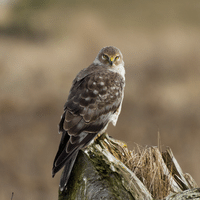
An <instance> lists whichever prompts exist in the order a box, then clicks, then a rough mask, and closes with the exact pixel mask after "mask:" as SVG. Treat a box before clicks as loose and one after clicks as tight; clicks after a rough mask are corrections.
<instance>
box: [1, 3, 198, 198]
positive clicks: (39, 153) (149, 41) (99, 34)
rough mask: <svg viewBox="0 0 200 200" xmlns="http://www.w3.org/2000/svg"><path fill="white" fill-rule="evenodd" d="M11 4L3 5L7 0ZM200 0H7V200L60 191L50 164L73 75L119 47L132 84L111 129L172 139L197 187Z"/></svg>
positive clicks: (129, 139)
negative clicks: (103, 51) (102, 52)
mask: <svg viewBox="0 0 200 200" xmlns="http://www.w3.org/2000/svg"><path fill="white" fill-rule="evenodd" d="M3 2H4V3H3ZM199 10H200V1H198V0H196V1H194V0H191V1H187V0H177V1H172V0H166V1H148V0H141V1H131V0H126V1H119V0H115V1H114V0H112V1H105V0H102V1H94V0H88V1H85V2H83V1H80V0H79V1H78V0H71V1H69V0H68V1H54V0H47V1H44V2H43V1H39V0H37V1H36V0H35V1H33V0H21V1H20V0H19V1H10V2H6V1H1V2H0V166H1V167H0V199H1V200H4V199H5V200H6V199H10V198H11V194H12V192H14V197H13V200H22V199H34V200H36V199H38V200H40V199H57V190H58V184H59V178H60V173H58V174H57V175H56V176H55V178H54V179H52V178H51V168H52V162H53V159H54V156H55V154H56V151H57V148H58V144H59V141H60V135H58V127H57V125H58V123H59V120H60V116H61V114H62V111H63V105H64V103H65V101H66V99H67V96H68V91H69V89H70V87H71V82H72V80H73V79H74V77H75V75H76V74H77V73H78V72H79V71H80V70H81V69H83V68H85V67H87V66H88V65H89V64H91V63H92V62H93V60H94V58H95V57H96V55H97V53H98V52H99V50H100V49H101V48H102V47H104V46H108V45H113V46H116V47H118V48H119V49H120V50H121V51H122V53H123V55H124V61H125V66H126V89H125V98H124V102H123V107H122V113H121V115H120V117H119V120H118V124H117V127H112V125H110V127H109V129H108V133H109V135H111V136H113V137H114V138H116V139H120V140H123V141H125V142H126V143H127V144H128V147H129V149H133V148H134V146H135V143H137V144H139V145H142V146H146V145H148V146H151V145H153V146H156V145H157V138H158V132H160V135H161V143H162V145H163V150H164V149H165V147H166V146H170V147H171V148H172V151H173V153H174V155H175V157H176V159H177V160H178V162H179V164H180V165H181V167H182V169H183V171H184V172H188V173H190V174H191V175H192V176H193V178H194V179H195V180H196V182H197V184H199V185H200V170H199V168H200V11H199Z"/></svg>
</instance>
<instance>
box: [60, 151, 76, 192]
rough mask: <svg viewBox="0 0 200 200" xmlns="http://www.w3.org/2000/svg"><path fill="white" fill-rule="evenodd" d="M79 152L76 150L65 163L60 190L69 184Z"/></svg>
mask: <svg viewBox="0 0 200 200" xmlns="http://www.w3.org/2000/svg"><path fill="white" fill-rule="evenodd" d="M78 152H79V151H75V152H74V153H73V154H72V155H71V156H70V159H69V160H67V161H66V163H65V167H64V170H63V172H62V175H61V178H60V191H63V190H64V189H65V188H66V186H67V182H68V180H69V177H70V174H71V171H72V169H73V166H74V163H75V160H76V157H77V155H78Z"/></svg>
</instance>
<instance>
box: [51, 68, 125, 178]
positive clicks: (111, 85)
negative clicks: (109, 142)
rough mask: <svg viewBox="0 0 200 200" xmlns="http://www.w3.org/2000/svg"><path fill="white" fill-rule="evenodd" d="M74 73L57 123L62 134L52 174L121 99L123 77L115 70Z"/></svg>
mask: <svg viewBox="0 0 200 200" xmlns="http://www.w3.org/2000/svg"><path fill="white" fill-rule="evenodd" d="M84 73H85V72H84ZM77 77H79V78H78V79H77V78H76V79H75V81H74V82H73V85H72V88H71V90H70V94H69V97H68V100H67V102H66V104H65V107H64V109H65V111H64V113H63V115H62V118H61V121H60V124H59V130H60V132H62V138H61V142H60V146H59V149H58V153H57V155H56V157H55V160H54V165H53V175H54V174H55V173H56V172H57V171H58V170H60V169H61V168H62V166H63V165H64V164H65V162H66V161H67V160H69V159H70V158H71V156H73V154H74V153H75V152H76V151H77V150H79V149H81V148H83V147H84V146H86V145H87V144H88V143H89V142H90V141H91V140H92V139H93V138H94V137H95V136H96V135H97V134H98V133H99V132H100V131H101V130H102V129H103V128H104V127H105V126H106V125H107V124H108V122H109V120H110V118H111V116H112V115H113V114H114V113H115V112H116V110H117V109H118V108H119V106H120V104H121V101H122V96H123V87H124V81H123V78H122V77H121V76H120V75H119V74H118V73H115V72H112V71H109V70H96V71H94V72H93V73H88V75H84V76H82V78H80V77H81V76H77Z"/></svg>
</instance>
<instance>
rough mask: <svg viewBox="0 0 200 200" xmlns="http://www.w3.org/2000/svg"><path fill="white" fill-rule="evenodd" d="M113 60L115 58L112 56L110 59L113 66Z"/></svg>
mask: <svg viewBox="0 0 200 200" xmlns="http://www.w3.org/2000/svg"><path fill="white" fill-rule="evenodd" d="M113 62H114V58H113V57H111V58H110V60H109V64H110V65H111V66H112V65H113Z"/></svg>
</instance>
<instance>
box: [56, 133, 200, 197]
mask: <svg viewBox="0 0 200 200" xmlns="http://www.w3.org/2000/svg"><path fill="white" fill-rule="evenodd" d="M197 187H198V186H197V184H196V183H195V181H194V179H193V178H192V177H191V176H190V175H189V174H184V173H183V172H182V170H181V168H180V166H179V164H178V162H177V161H176V159H175V157H174V155H173V153H172V151H171V149H170V148H167V150H166V151H165V152H160V149H159V148H158V147H140V146H137V148H136V149H134V150H132V151H129V150H128V148H127V145H126V144H125V143H124V142H122V141H119V140H115V139H113V138H111V137H109V136H108V135H107V134H103V135H101V137H99V138H98V139H97V140H96V141H95V142H94V143H92V144H91V145H89V146H88V147H87V148H85V149H84V150H82V151H80V152H79V155H78V157H77V160H76V162H75V165H74V167H73V170H72V173H71V177H70V179H69V182H68V185H67V188H66V190H64V191H63V192H60V191H59V200H65V199H67V200H79V199H80V200H93V199H95V200H98V199H110V200H112V199H113V200H116V199H119V200H120V199H126V200H129V199H130V200H131V199H145V200H151V199H164V198H166V199H167V200H171V199H173V198H174V199H175V197H176V198H177V196H176V195H178V194H181V193H182V192H183V191H186V190H189V192H192V191H193V190H194V188H197ZM193 192H194V195H197V196H198V195H199V194H200V192H199V190H198V189H197V190H194V191H193ZM174 195H175V196H174Z"/></svg>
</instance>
